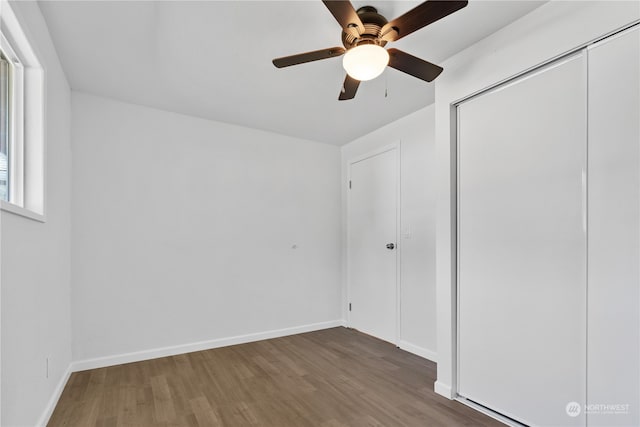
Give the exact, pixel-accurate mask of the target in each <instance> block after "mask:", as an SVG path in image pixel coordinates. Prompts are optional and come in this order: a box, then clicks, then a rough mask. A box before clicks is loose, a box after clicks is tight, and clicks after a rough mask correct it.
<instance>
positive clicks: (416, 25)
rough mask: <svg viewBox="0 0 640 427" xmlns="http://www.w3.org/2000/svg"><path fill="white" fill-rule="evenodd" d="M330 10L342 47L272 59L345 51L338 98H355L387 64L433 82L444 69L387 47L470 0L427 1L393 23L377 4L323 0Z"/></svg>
mask: <svg viewBox="0 0 640 427" xmlns="http://www.w3.org/2000/svg"><path fill="white" fill-rule="evenodd" d="M322 2H323V3H324V4H325V6H326V7H327V9H329V12H331V14H332V15H333V16H334V18H336V21H338V23H339V24H340V26H341V27H342V44H343V45H344V48H343V47H332V48H329V49H322V50H316V51H313V52H306V53H300V54H297V55H291V56H284V57H282V58H276V59H274V60H273V65H275V66H276V67H278V68H283V67H289V66H291V65H297V64H303V63H305V62H311V61H318V60H320V59H327V58H333V57H335V56H340V55H343V54H344V58H343V62H342V64H343V67H344V69H345V70H346V71H347V76H346V78H345V80H344V84H343V86H342V90H341V92H340V96H339V97H338V99H339V100H341V101H344V100H347V99H353V97H354V96H355V95H356V91H357V90H358V86H359V85H360V82H361V81H366V80H371V79H374V78H376V77H378V76H379V75H380V74H382V72H383V71H384V69H385V68H386V66H387V65H388V66H389V67H391V68H395V69H396V70H399V71H402V72H404V73H407V74H409V75H412V76H414V77H417V78H419V79H422V80H425V81H427V82H430V81H433V80H434V79H435V78H436V77H438V75H440V73H441V72H442V70H443V68H442V67H439V66H437V65H435V64H432V63H430V62H427V61H424V60H422V59H420V58H416V57H415V56H412V55H409V54H408V53H406V52H403V51H401V50H398V49H394V48H391V49H385V48H384V46H385V45H386V44H387V43H388V42H394V41H397V40H400V39H401V38H403V37H405V36H407V35H409V34H411V33H413V32H414V31H417V30H419V29H420V28H422V27H426V26H427V25H429V24H431V23H433V22H435V21H437V20H439V19H441V18H444V17H445V16H447V15H450V14H452V13H453V12H456V11H458V10H460V9H462V8H463V7H465V6H466V5H467V3H468V1H467V0H463V1H455V0H444V1H437V0H428V1H425V2H424V3H422V4H420V5H419V6H417V7H415V8H413V9H411V10H410V11H409V12H407V13H405V14H404V15H402V16H400V17H398V18H396V19H394V20H392V21H391V22H389V21H387V19H386V18H385V17H384V16H382V15H380V14H379V13H378V11H377V10H376V8H375V7H372V6H363V7H361V8H359V9H358V10H357V11H356V10H355V9H354V7H353V5H352V4H351V2H350V1H348V0H323V1H322Z"/></svg>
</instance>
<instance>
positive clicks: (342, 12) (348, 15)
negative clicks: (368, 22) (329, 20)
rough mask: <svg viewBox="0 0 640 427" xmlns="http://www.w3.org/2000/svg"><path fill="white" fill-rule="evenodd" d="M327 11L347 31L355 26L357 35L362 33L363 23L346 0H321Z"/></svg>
mask: <svg viewBox="0 0 640 427" xmlns="http://www.w3.org/2000/svg"><path fill="white" fill-rule="evenodd" d="M322 3H324V5H325V6H327V9H329V12H331V14H332V15H333V17H334V18H336V21H338V24H340V26H341V27H342V28H343V29H344V30H345V31H347V32H352V31H353V30H350V28H354V27H355V28H356V29H357V31H358V35H360V34H362V33H364V25H362V21H361V20H360V17H359V16H358V12H356V10H355V9H354V8H353V5H352V4H351V2H350V1H348V0H322Z"/></svg>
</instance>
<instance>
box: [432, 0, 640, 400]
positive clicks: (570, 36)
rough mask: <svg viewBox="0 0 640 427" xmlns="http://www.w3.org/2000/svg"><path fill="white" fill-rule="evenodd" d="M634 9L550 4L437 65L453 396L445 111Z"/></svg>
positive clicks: (441, 246)
mask: <svg viewBox="0 0 640 427" xmlns="http://www.w3.org/2000/svg"><path fill="white" fill-rule="evenodd" d="M639 9H640V6H639V4H638V3H637V2H612V1H602V2H589V1H588V2H549V3H546V4H544V5H543V6H541V7H539V8H538V9H536V10H534V11H533V12H532V13H530V14H528V15H526V16H525V17H523V18H521V19H520V20H518V21H516V22H514V23H513V24H511V25H509V26H507V27H505V28H504V29H502V30H500V31H498V32H497V33H495V34H493V35H491V36H489V37H487V38H486V39H484V40H482V41H480V42H479V43H477V44H475V45H474V46H472V47H470V48H468V49H467V50H465V51H463V52H461V53H459V54H457V55H456V56H454V57H452V58H450V59H449V60H448V61H446V63H445V64H444V68H445V70H446V71H445V73H443V75H442V76H441V77H440V78H439V80H438V83H437V84H438V87H437V91H436V104H435V105H436V123H437V126H436V161H437V181H438V183H437V213H436V215H437V220H436V221H437V222H436V251H437V254H438V256H437V260H436V275H437V306H438V315H437V316H438V362H439V363H438V380H437V382H436V387H435V388H436V391H437V392H438V393H440V394H442V395H445V396H448V397H454V396H455V369H454V368H455V360H454V355H455V304H456V297H455V252H454V251H455V245H454V242H455V229H454V224H455V217H454V216H453V215H454V214H455V205H454V202H455V192H454V189H455V179H454V178H455V175H454V173H455V168H454V165H453V162H454V161H455V157H454V155H453V153H452V147H454V146H455V139H454V138H455V132H454V131H453V126H454V125H455V123H454V121H453V120H452V115H451V105H452V103H454V102H456V101H457V100H460V99H462V98H464V97H467V96H469V95H471V94H473V93H475V92H478V91H480V90H482V89H485V88H487V87H489V86H491V85H494V84H496V83H498V82H500V81H503V80H505V79H507V78H509V77H511V76H513V75H515V74H517V73H520V72H522V71H524V70H527V69H530V68H532V67H534V66H536V65H538V64H541V63H543V62H545V61H547V60H549V59H551V58H554V57H556V56H558V55H561V54H563V53H565V52H567V51H570V50H572V49H574V48H576V47H578V46H580V45H583V44H584V43H587V42H589V41H591V40H594V39H596V38H598V37H600V36H602V35H604V34H607V33H609V32H611V31H613V30H616V29H618V28H620V27H622V26H624V25H625V24H628V23H630V22H633V21H634V20H637V19H639V18H640V11H639Z"/></svg>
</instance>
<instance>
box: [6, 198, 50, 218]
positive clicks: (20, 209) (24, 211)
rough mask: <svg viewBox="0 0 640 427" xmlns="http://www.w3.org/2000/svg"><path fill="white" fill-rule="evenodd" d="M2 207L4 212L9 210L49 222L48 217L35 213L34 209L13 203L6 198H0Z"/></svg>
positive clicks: (25, 216) (15, 213) (19, 214)
mask: <svg viewBox="0 0 640 427" xmlns="http://www.w3.org/2000/svg"><path fill="white" fill-rule="evenodd" d="M0 209H1V210H2V211H3V212H9V213H12V214H14V215H18V216H22V217H24V218H28V219H30V220H33V221H38V222H43V223H44V222H47V218H46V217H45V216H44V215H42V214H39V213H35V212H33V211H30V210H29V209H26V208H23V207H20V206H17V205H14V204H11V203H9V202H5V201H4V200H0Z"/></svg>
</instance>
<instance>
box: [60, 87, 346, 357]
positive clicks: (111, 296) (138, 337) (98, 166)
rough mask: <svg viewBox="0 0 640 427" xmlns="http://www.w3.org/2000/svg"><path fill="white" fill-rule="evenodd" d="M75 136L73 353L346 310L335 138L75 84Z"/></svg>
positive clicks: (217, 335)
mask: <svg viewBox="0 0 640 427" xmlns="http://www.w3.org/2000/svg"><path fill="white" fill-rule="evenodd" d="M203 96H204V95H203ZM72 141H73V155H74V167H73V190H72V193H73V204H72V208H73V213H74V221H73V226H72V255H73V261H72V321H73V356H74V359H75V360H84V359H91V358H98V357H107V356H113V355H117V354H122V353H129V352H138V351H145V350H151V349H158V348H162V347H167V346H177V345H183V344H189V343H194V342H199V341H207V340H215V339H221V338H228V337H234V336H239V335H244V334H253V333H259V332H264V331H273V330H280V329H284V328H291V327H298V326H303V325H310V324H317V323H320V322H329V321H337V320H339V319H341V313H340V187H339V179H340V151H339V149H338V148H337V147H334V146H330V145H326V144H318V143H313V142H308V141H303V140H299V139H294V138H290V137H285V136H281V135H277V134H274V133H269V132H264V131H257V130H251V129H247V128H242V127H238V126H232V125H228V124H223V123H218V122H212V121H207V120H203V119H196V118H192V117H188V116H183V115H179V114H174V113H169V112H164V111H159V110H155V109H150V108H146V107H140V106H134V105H131V104H125V103H121V102H115V101H111V100H107V99H104V98H99V97H95V96H91V95H87V94H82V93H75V92H74V93H73V95H72ZM294 247H295V248H294Z"/></svg>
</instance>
